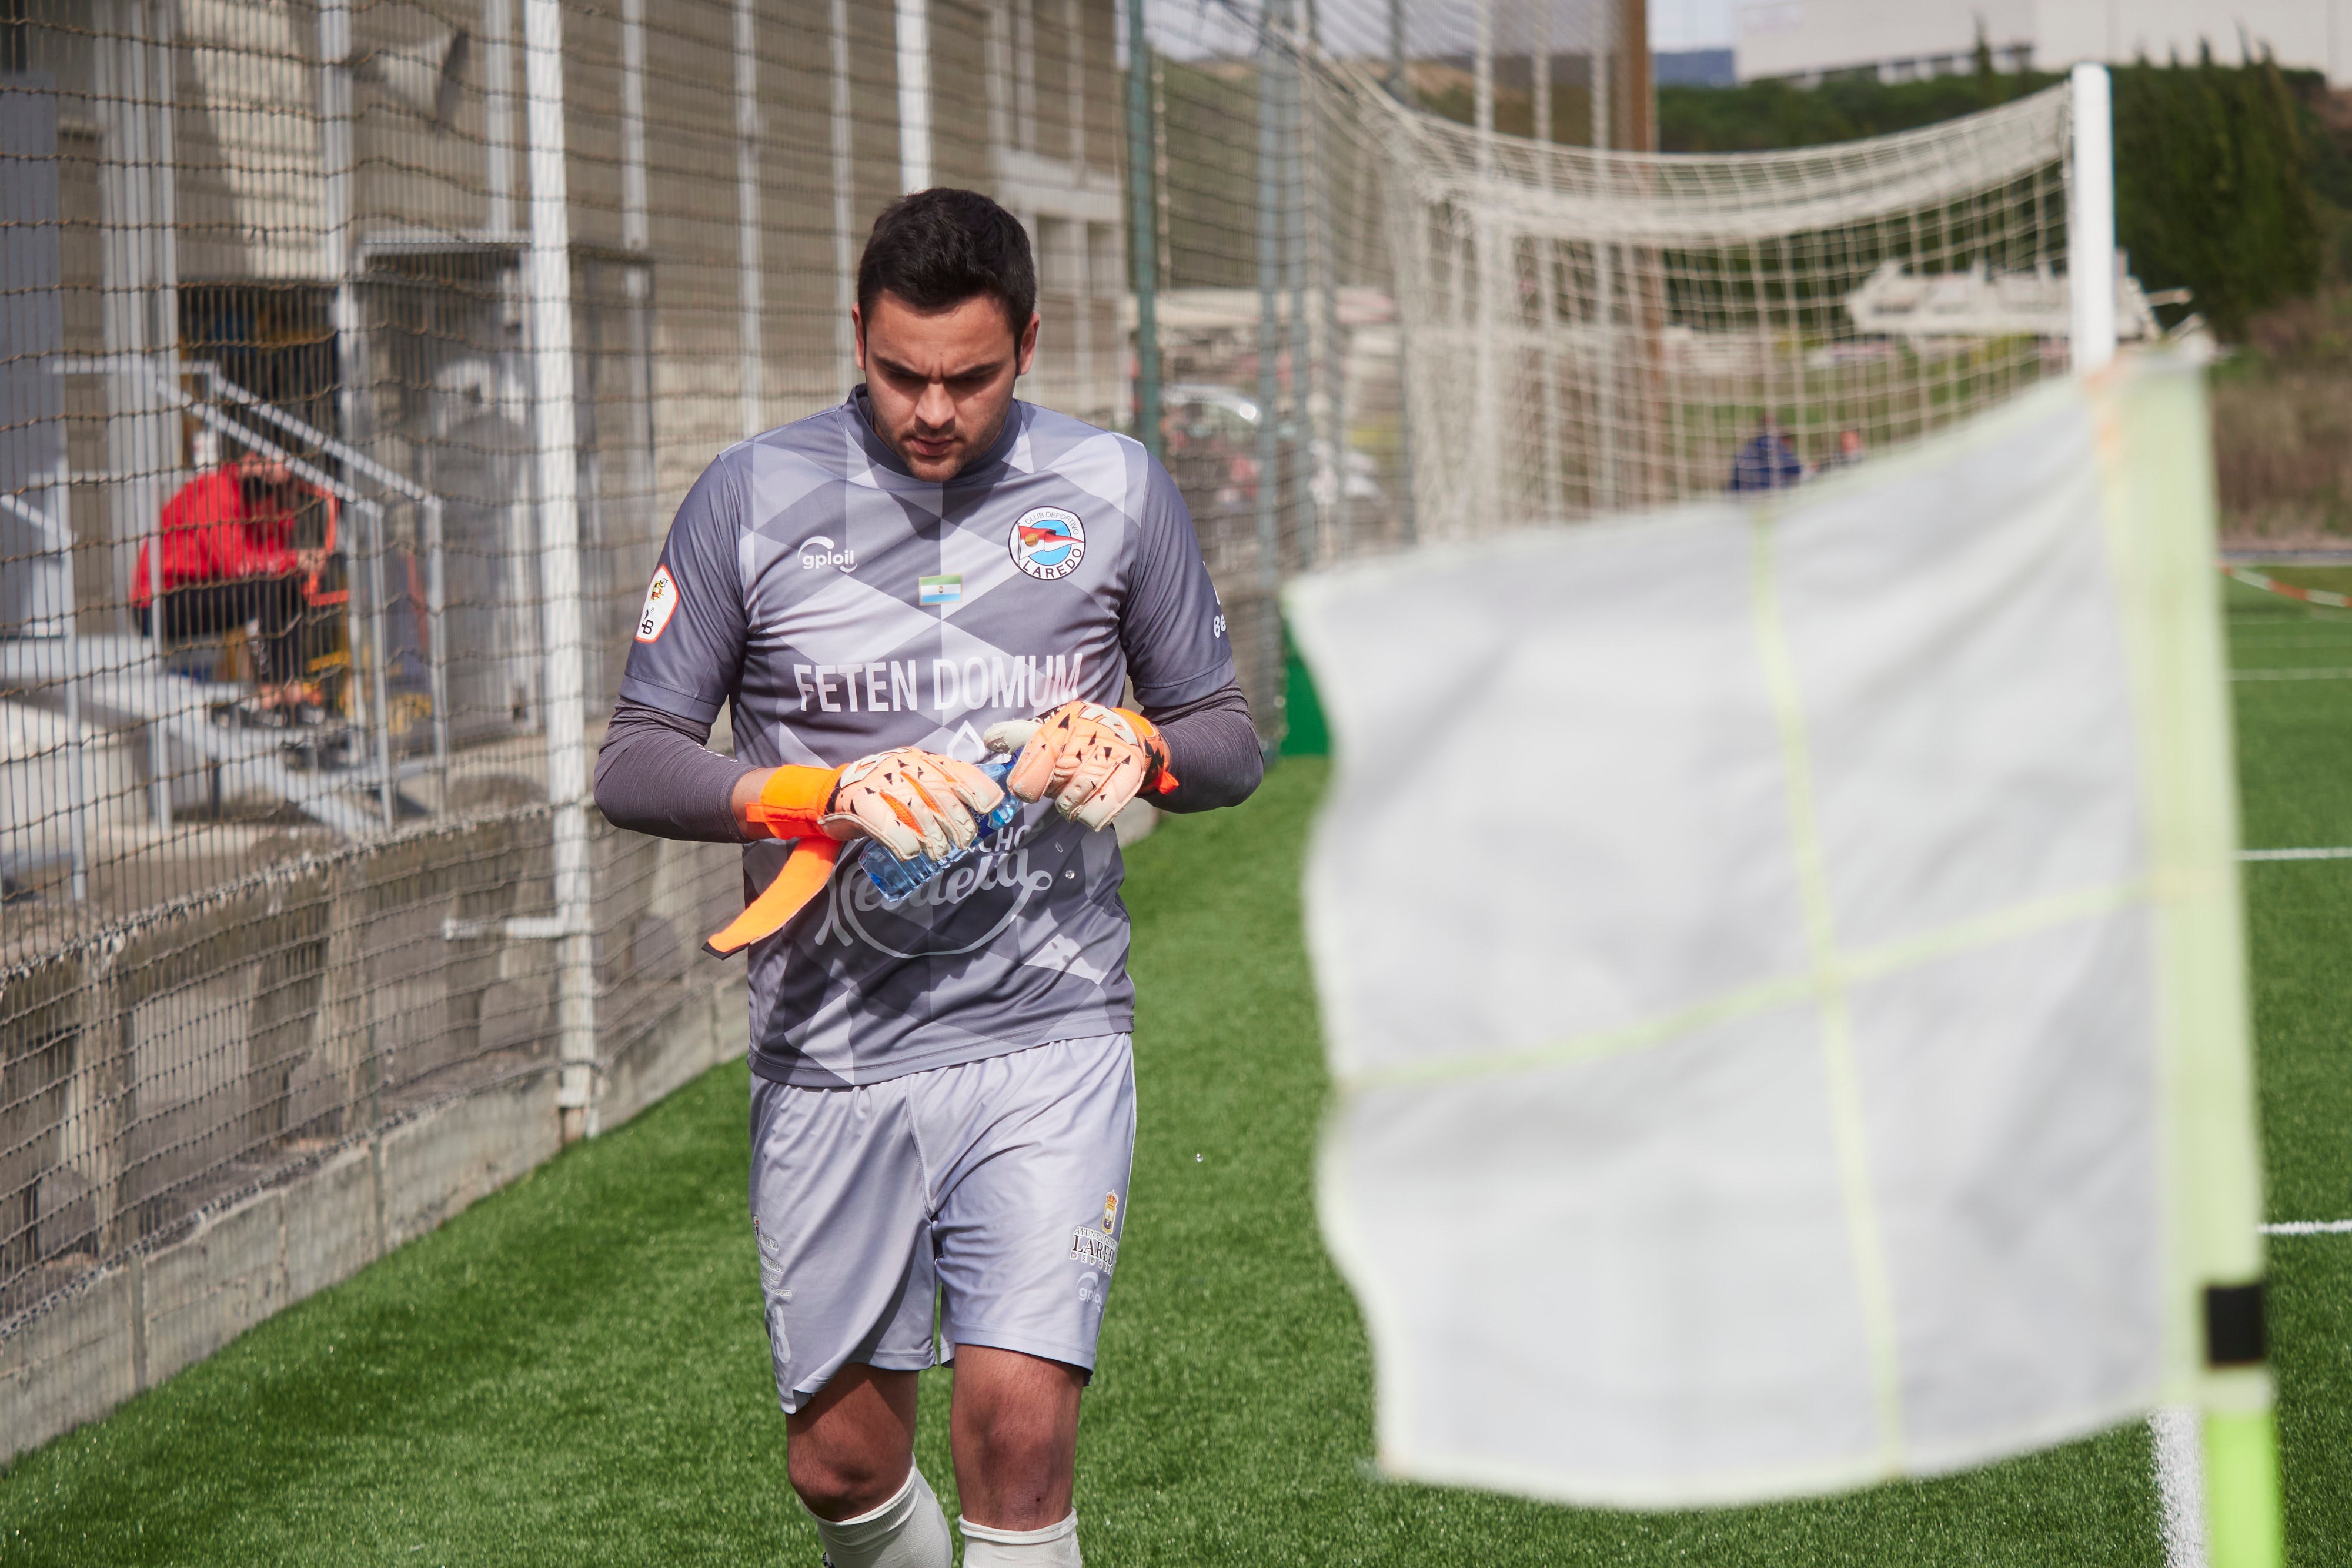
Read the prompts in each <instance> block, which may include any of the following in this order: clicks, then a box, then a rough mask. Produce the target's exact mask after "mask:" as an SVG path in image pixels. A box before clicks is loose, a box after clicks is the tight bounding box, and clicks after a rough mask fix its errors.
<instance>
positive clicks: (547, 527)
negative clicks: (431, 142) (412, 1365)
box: [523, 0, 596, 1142]
mask: <svg viewBox="0 0 2352 1568" xmlns="http://www.w3.org/2000/svg"><path fill="white" fill-rule="evenodd" d="M523 84H524V98H525V99H526V100H527V109H526V114H525V119H526V123H527V125H528V128H529V129H528V137H529V140H530V272H529V274H528V276H529V279H530V349H531V412H532V416H533V420H534V423H535V424H536V427H537V429H536V434H537V437H538V441H537V444H538V447H539V453H538V456H539V508H540V510H539V540H540V572H541V584H542V585H543V591H544V592H545V595H546V600H547V609H546V614H547V619H546V627H547V643H548V648H547V799H548V801H549V803H550V804H551V805H552V806H553V807H554V808H555V811H554V841H555V842H554V863H555V919H556V924H557V928H558V930H559V932H560V933H561V935H559V936H557V938H556V954H557V957H556V967H557V998H558V1001H557V1019H558V1025H557V1027H558V1031H559V1032H558V1040H557V1060H558V1061H560V1062H561V1064H562V1070H561V1075H560V1076H559V1078H558V1079H557V1082H556V1092H555V1103H556V1106H557V1108H558V1110H559V1112H560V1113H561V1114H562V1119H563V1137H564V1139H565V1141H566V1142H570V1141H571V1140H572V1139H575V1138H581V1137H593V1136H594V1135H595V1132H596V1099H595V1079H596V972H595V938H594V936H593V935H592V933H591V931H590V927H589V918H590V907H591V900H592V899H593V893H594V889H593V885H592V882H593V873H592V869H591V867H590V864H589V857H588V731H587V714H586V711H585V708H586V702H587V669H586V664H587V652H588V650H587V645H586V643H585V641H584V640H583V636H582V632H581V620H580V613H581V605H580V498H579V455H578V451H577V447H578V437H577V434H576V430H575V425H574V421H573V413H572V232H571V218H570V214H569V212H568V211H567V208H566V203H567V202H568V200H569V196H568V193H567V191H566V188H565V183H564V169H563V13H562V3H561V0H523Z"/></svg>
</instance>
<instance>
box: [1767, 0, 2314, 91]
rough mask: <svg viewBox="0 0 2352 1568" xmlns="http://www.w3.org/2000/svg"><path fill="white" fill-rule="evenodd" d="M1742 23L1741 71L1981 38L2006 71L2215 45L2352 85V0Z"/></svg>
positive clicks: (2145, 4)
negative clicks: (2265, 55)
mask: <svg viewBox="0 0 2352 1568" xmlns="http://www.w3.org/2000/svg"><path fill="white" fill-rule="evenodd" d="M1738 29H1739V32H1738V49H1737V53H1738V71H1739V79H1740V80H1741V81H1756V80H1759V79H1763V78H1795V79H1797V80H1801V81H1808V82H1810V81H1815V80H1818V79H1819V78H1822V77H1823V76H1833V75H1837V74H1840V73H1843V72H1848V71H1869V72H1874V73H1875V74H1876V75H1877V76H1879V77H1880V78H1883V79H1885V80H1887V81H1907V80H1911V79H1913V78H1919V77H1932V76H1948V75H1952V74H1954V73H1957V72H1960V71H1966V70H1969V69H1971V68H1973V67H1974V64H1975V57H1976V48H1977V43H1978V40H1979V37H1981V38H1982V40H1983V41H1984V43H1985V44H1986V45H1987V46H1988V47H1990V49H1991V50H1992V56H1993V62H1994V64H1995V65H1996V66H1998V67H1999V68H2001V69H2003V70H2016V69H2021V68H2028V67H2031V68H2034V69H2037V70H2063V69H2065V68H2067V67H2068V66H2070V65H2072V64H2074V62H2075V61H2077V60H2105V61H2109V62H2111V63H2119V64H2120V63H2128V62H2129V61H2132V60H2135V59H2138V58H2143V57H2145V58H2147V59H2148V60H2152V61H2157V62H2159V63H2160V62H2162V61H2165V60H2168V59H2170V58H2173V57H2176V56H2177V57H2179V58H2181V59H2183V60H2192V59H2195V58H2196V57H2197V54H2198V50H2199V49H2200V47H2204V46H2209V45H2210V47H2211V48H2212V51H2213V57H2214V58H2216V59H2220V60H2228V61H2235V60H2238V59H2240V58H2242V57H2243V54H2244V53H2245V52H2246V51H2251V52H2252V54H2253V56H2254V57H2257V58H2259V57H2261V55H2262V53H2263V50H2265V49H2267V50H2269V51H2270V52H2271V54H2272V55H2273V56H2274V57H2276V59H2277V60H2278V62H2279V64H2281V65H2283V66H2290V67H2298V68H2305V69H2310V70H2319V71H2325V72H2326V74H2327V79H2328V81H2329V83H2330V84H2332V85H2334V86H2337V87H2343V86H2347V85H2352V0H1901V3H1900V4H1896V3H1893V0H1748V4H1746V5H1741V6H1740V7H1739V10H1738Z"/></svg>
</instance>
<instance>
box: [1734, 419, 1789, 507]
mask: <svg viewBox="0 0 2352 1568" xmlns="http://www.w3.org/2000/svg"><path fill="white" fill-rule="evenodd" d="M1804 476H1805V465H1804V462H1803V460H1802V459H1801V458H1799V457H1798V455H1797V449H1796V448H1795V447H1793V446H1791V445H1790V444H1789V438H1788V437H1787V436H1786V435H1784V434H1781V433H1780V422H1779V421H1778V420H1775V419H1774V418H1773V417H1772V416H1771V415H1770V414H1769V413H1767V414H1766V415H1765V416H1764V423H1762V424H1761V425H1760V426H1759V427H1758V429H1757V432H1756V434H1754V435H1751V436H1749V437H1748V439H1747V440H1746V441H1744V442H1742V443H1741V444H1740V447H1739V451H1738V454H1737V455H1735V456H1734V457H1733V458H1732V460H1731V486H1730V487H1731V489H1732V490H1733V491H1734V492H1735V493H1738V492H1745V491H1749V490H1786V489H1790V488H1791V487H1793V486H1795V485H1797V483H1798V482H1799V481H1801V480H1802V479H1803V478H1804Z"/></svg>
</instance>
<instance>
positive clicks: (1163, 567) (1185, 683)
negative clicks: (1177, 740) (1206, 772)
mask: <svg viewBox="0 0 2352 1568" xmlns="http://www.w3.org/2000/svg"><path fill="white" fill-rule="evenodd" d="M1144 470H1145V472H1144V496H1143V507H1142V516H1141V517H1139V519H1138V523H1139V528H1138V534H1139V537H1138V539H1137V543H1136V556H1135V562H1134V567H1133V570H1132V572H1131V573H1130V575H1129V579H1128V587H1127V601H1126V603H1125V604H1124V605H1123V606H1122V607H1121V610H1120V613H1119V632H1118V635H1119V643H1120V646H1121V647H1122V648H1123V649H1124V651H1125V652H1126V654H1127V673H1128V677H1129V679H1130V680H1132V681H1133V682H1134V683H1135V697H1136V701H1137V702H1139V704H1141V705H1142V706H1143V710H1144V712H1145V713H1146V714H1150V712H1151V711H1152V710H1153V709H1155V708H1161V709H1165V708H1175V707H1181V706H1184V705H1185V704H1187V703H1192V702H1196V701H1198V700H1199V699H1201V698H1202V697H1205V696H1207V695H1209V694H1211V693H1212V692H1214V691H1216V690H1217V689H1218V688H1219V687H1221V686H1223V685H1228V684H1230V683H1231V682H1232V680H1233V678H1234V644H1233V639H1232V638H1231V637H1230V636H1228V635H1227V634H1226V632H1225V612H1224V610H1223V607H1222V606H1221V605H1219V604H1218V602H1217V591H1216V589H1215V587H1214V586H1213V585H1212V584H1211V583H1210V581H1209V569H1208V567H1207V565H1206V564H1205V563H1203V562H1202V559H1201V541H1200V539H1199V538H1196V537H1195V536H1194V534H1193V532H1192V513H1191V512H1190V511H1188V510H1186V509H1185V506H1184V497H1183V496H1182V495H1181V493H1179V492H1178V490H1177V488H1176V481H1174V480H1173V479H1171V478H1170V477H1169V476H1168V471H1167V470H1166V469H1165V468H1162V467H1161V466H1160V465H1159V464H1157V463H1154V462H1152V461H1151V460H1150V458H1149V457H1147V458H1145V459H1144ZM1179 777H1180V778H1181V774H1180V775H1179Z"/></svg>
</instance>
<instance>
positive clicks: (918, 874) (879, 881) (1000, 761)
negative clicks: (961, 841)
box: [857, 757, 1021, 904]
mask: <svg viewBox="0 0 2352 1568" xmlns="http://www.w3.org/2000/svg"><path fill="white" fill-rule="evenodd" d="M1013 760H1014V759H1013V758H1012V757H992V758H989V759H988V760H987V761H985V762H983V763H982V764H981V765H980V770H981V771H982V773H985V774H987V775H988V776H989V777H990V778H991V779H995V780H996V782H997V783H998V784H999V785H1002V784H1003V782H1004V779H1005V776H1006V775H1008V774H1010V773H1011V772H1012V771H1013ZM1020 814H1021V802H1020V801H1018V800H1014V799H1013V791H1011V790H1010V789H1007V790H1006V791H1005V792H1004V799H1003V800H1001V801H999V802H998V803H997V807H996V810H993V811H991V812H989V813H988V815H986V816H985V817H982V819H981V820H980V831H979V832H977V833H975V834H973V835H972V841H971V843H969V844H967V845H965V846H964V847H963V848H962V849H960V850H959V849H950V850H949V852H947V853H946V854H944V855H941V856H940V857H939V858H937V859H936V860H935V859H933V858H932V857H931V856H929V855H923V854H919V855H917V856H916V857H915V858H914V859H913V860H910V861H902V860H900V859H899V858H898V856H897V855H894V854H892V853H891V852H889V851H888V850H887V849H884V848H883V847H882V845H881V843H880V842H879V841H877V840H873V839H868V840H867V841H866V849H865V851H864V852H863V853H861V854H860V855H859V856H858V857H857V863H858V864H859V865H861V866H863V867H865V868H866V875H867V876H869V877H871V878H872V879H873V880H874V885H875V886H876V887H878V888H880V889H881V890H882V902H883V903H884V904H904V903H905V902H906V901H907V899H908V896H909V895H910V894H913V893H914V892H915V890H916V889H917V888H919V887H921V886H922V885H923V884H924V883H928V882H929V881H930V880H931V879H932V878H933V877H935V876H937V875H939V874H940V873H941V872H943V871H946V870H948V869H949V868H950V867H951V866H957V865H961V864H962V863H963V862H965V861H968V860H970V859H971V857H972V856H974V855H976V854H978V853H980V852H981V851H982V850H983V849H985V848H987V846H988V841H989V840H991V839H992V838H994V837H995V836H996V835H997V834H998V833H1000V832H1002V831H1003V830H1004V828H1005V826H1006V825H1007V824H1008V823H1010V822H1011V821H1013V818H1015V817H1017V816H1019V815H1020Z"/></svg>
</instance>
